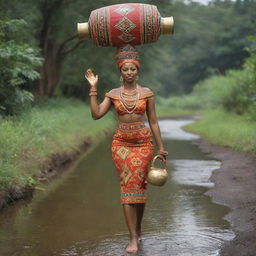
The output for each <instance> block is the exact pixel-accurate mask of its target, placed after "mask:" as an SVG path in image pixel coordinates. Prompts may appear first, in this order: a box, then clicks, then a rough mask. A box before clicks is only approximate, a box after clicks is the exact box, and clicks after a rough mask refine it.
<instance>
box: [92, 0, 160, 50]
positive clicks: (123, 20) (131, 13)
mask: <svg viewBox="0 0 256 256" xmlns="http://www.w3.org/2000/svg"><path fill="white" fill-rule="evenodd" d="M160 22H161V16H160V14H159V12H158V10H157V7H156V6H155V5H149V4H137V3H129V4H116V5H110V6H106V7H103V8H99V9H96V10H94V11H92V12H91V15H90V18H89V21H88V24H89V32H90V37H91V39H92V40H93V42H94V43H95V44H96V45H101V46H123V45H126V44H127V43H130V44H132V45H139V44H145V43H152V42H155V41H157V40H158V37H159V35H160V32H161V26H160Z"/></svg>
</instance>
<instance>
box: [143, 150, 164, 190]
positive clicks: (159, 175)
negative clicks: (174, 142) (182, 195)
mask: <svg viewBox="0 0 256 256" xmlns="http://www.w3.org/2000/svg"><path fill="white" fill-rule="evenodd" d="M157 158H160V155H156V156H155V157H154V158H153V161H152V164H151V167H150V170H149V172H148V176H147V181H148V183H150V184H151V185H155V186H163V185H164V184H165V182H166V181H167V177H168V172H167V168H166V164H165V166H164V167H165V168H158V167H155V166H154V164H155V161H156V159H157Z"/></svg>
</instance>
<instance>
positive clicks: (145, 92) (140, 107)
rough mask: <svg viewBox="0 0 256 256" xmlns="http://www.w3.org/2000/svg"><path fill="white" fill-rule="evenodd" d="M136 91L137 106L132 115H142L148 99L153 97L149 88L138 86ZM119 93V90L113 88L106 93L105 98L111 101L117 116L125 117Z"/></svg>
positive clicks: (124, 109)
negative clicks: (137, 96)
mask: <svg viewBox="0 0 256 256" xmlns="http://www.w3.org/2000/svg"><path fill="white" fill-rule="evenodd" d="M138 90H139V99H138V101H137V104H136V107H135V109H134V111H133V113H135V114H139V115H143V114H145V112H146V108H147V100H148V98H150V97H153V96H154V94H153V92H152V91H151V90H150V89H149V88H145V87H141V86H139V87H138ZM120 91H121V89H120V88H115V89H112V90H111V91H109V92H107V93H106V94H105V96H106V97H109V98H110V99H111V101H112V103H113V105H114V107H115V109H116V112H117V114H118V115H125V114H127V113H128V112H127V110H126V108H125V107H124V106H123V104H122V102H121V99H120Z"/></svg>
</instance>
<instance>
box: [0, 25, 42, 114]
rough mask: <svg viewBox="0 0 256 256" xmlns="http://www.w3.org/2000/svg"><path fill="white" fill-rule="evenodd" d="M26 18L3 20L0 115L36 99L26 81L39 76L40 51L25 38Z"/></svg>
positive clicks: (15, 110) (17, 110)
mask: <svg viewBox="0 0 256 256" xmlns="http://www.w3.org/2000/svg"><path fill="white" fill-rule="evenodd" d="M25 25H26V22H25V21H24V20H0V48H1V52H0V67H1V76H0V115H14V114H18V113H20V112H21V111H23V110H24V109H26V108H27V107H28V106H30V103H31V102H33V98H34V97H33V94H32V93H31V92H29V91H27V90H25V89H24V88H22V85H23V84H25V83H27V82H28V81H33V80H36V79H38V78H39V74H38V72H37V71H35V68H36V67H38V66H40V65H41V62H42V59H41V58H39V57H38V52H37V51H36V50H35V49H34V48H32V47H31V46H30V45H29V44H27V43H26V42H25V38H23V34H22V32H23V31H24V26H25Z"/></svg>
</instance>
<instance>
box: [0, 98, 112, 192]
mask: <svg viewBox="0 0 256 256" xmlns="http://www.w3.org/2000/svg"><path fill="white" fill-rule="evenodd" d="M112 125H113V115H112V113H109V114H108V115H107V116H106V117H104V118H103V119H101V120H97V121H95V120H93V119H92V118H91V114H90V110H89V107H88V106H87V105H86V104H85V103H83V102H81V101H78V100H75V99H62V98H60V99H49V100H47V101H45V102H43V103H41V104H40V105H38V106H36V107H34V108H33V109H32V110H31V111H29V112H26V113H24V114H23V115H22V116H19V117H12V118H6V119H2V120H0V188H4V187H9V186H12V185H21V186H23V185H26V184H31V183H32V184H33V183H35V180H34V179H33V175H34V174H38V173H39V172H40V165H41V164H42V163H43V162H44V161H45V160H46V159H47V157H48V156H49V155H50V154H52V153H56V152H60V153H61V152H69V151H72V150H74V149H76V148H77V147H78V145H79V144H81V143H82V142H83V140H84V139H85V138H87V137H91V138H92V139H93V140H96V139H97V138H98V137H100V136H101V135H103V134H104V133H103V132H104V131H105V130H106V129H109V128H111V127H112Z"/></svg>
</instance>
